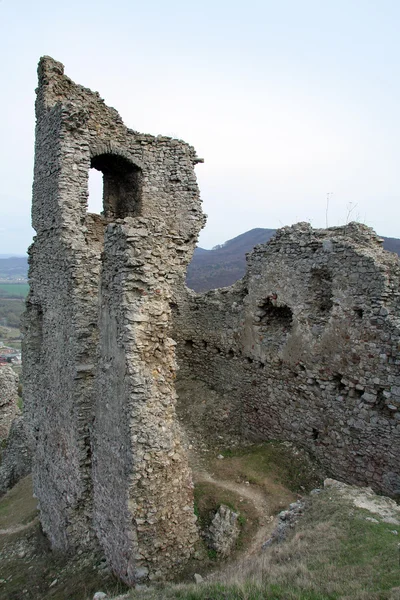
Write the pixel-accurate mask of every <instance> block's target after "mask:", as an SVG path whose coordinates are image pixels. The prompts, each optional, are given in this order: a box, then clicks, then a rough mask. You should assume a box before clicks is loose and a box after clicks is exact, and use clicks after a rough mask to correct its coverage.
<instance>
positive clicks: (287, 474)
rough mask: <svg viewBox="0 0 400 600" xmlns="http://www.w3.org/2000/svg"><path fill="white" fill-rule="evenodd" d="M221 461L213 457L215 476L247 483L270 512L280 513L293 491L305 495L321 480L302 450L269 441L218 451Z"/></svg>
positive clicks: (211, 466)
mask: <svg viewBox="0 0 400 600" xmlns="http://www.w3.org/2000/svg"><path fill="white" fill-rule="evenodd" d="M221 454H222V456H224V460H220V459H213V460H211V461H210V464H209V469H210V470H211V471H212V472H213V473H214V477H215V478H216V479H228V480H234V481H237V482H243V483H244V482H248V483H249V484H250V485H255V486H258V487H259V488H260V489H261V490H262V491H263V492H264V494H265V495H266V497H267V499H268V502H269V505H270V509H271V512H272V513H276V512H279V511H280V510H282V509H283V508H285V507H286V506H287V505H288V504H289V503H290V502H293V500H294V498H295V497H296V496H295V495H296V494H304V493H307V492H309V491H311V490H312V489H313V488H316V487H319V486H320V485H321V483H322V479H321V476H320V475H319V471H318V468H317V467H316V466H315V464H313V463H312V462H311V461H310V459H309V458H308V456H307V455H306V454H305V453H304V452H303V451H301V450H297V449H295V448H294V447H293V446H291V445H290V444H285V443H283V442H278V441H270V442H265V443H262V444H255V445H253V446H249V447H245V448H235V449H234V450H231V449H225V450H222V451H221Z"/></svg>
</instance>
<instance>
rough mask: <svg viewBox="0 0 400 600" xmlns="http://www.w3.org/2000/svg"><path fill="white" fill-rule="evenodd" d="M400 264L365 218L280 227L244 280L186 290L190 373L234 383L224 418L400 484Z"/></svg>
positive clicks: (357, 473) (352, 471)
mask: <svg viewBox="0 0 400 600" xmlns="http://www.w3.org/2000/svg"><path fill="white" fill-rule="evenodd" d="M399 273H400V268H399V260H398V257H397V256H395V255H394V254H391V253H388V252H385V251H384V250H382V248H381V244H380V241H379V238H377V236H376V234H375V233H374V232H373V231H372V230H370V229H369V228H367V227H365V226H362V225H359V224H350V225H348V226H346V227H343V228H332V229H328V230H313V229H311V228H310V227H309V226H308V225H307V224H299V225H297V226H294V227H292V228H284V229H282V230H279V231H278V232H277V235H276V236H275V238H273V239H272V240H271V241H270V242H269V243H268V244H266V245H262V246H257V247H256V248H255V250H254V251H253V253H252V254H251V255H250V256H249V258H248V271H247V274H246V276H245V277H244V279H243V280H242V281H241V282H238V283H237V284H235V286H233V287H232V288H226V289H221V290H215V291H212V292H209V293H207V294H204V295H196V294H194V293H192V292H190V291H187V292H186V293H185V294H184V298H183V299H182V302H180V303H179V313H180V314H176V332H177V335H179V336H180V337H179V344H178V350H179V357H180V361H179V363H180V366H181V375H180V376H181V377H188V376H189V377H198V378H200V379H201V380H202V381H205V382H206V383H207V385H209V386H210V387H212V388H213V389H214V390H216V391H217V392H219V394H220V395H221V397H222V395H223V394H226V386H228V388H229V392H230V394H231V410H230V411H228V415H227V417H226V418H225V419H224V420H221V422H220V426H221V428H226V427H227V426H228V427H229V426H230V425H232V426H233V428H234V429H237V427H239V428H240V431H241V432H242V435H244V436H246V437H250V438H253V439H269V438H279V439H289V440H292V441H294V442H295V443H298V444H299V443H300V444H303V445H304V446H305V447H307V448H308V449H309V450H310V451H312V453H314V455H315V456H316V457H317V458H318V459H319V460H320V461H321V463H322V464H323V465H324V466H325V468H326V469H327V470H328V471H329V472H330V473H332V474H334V475H335V476H336V477H339V478H342V479H345V480H346V481H349V482H352V483H357V484H360V485H372V487H374V488H375V489H377V490H381V491H384V492H385V493H389V494H398V493H399V492H400V459H399V454H398V447H399V442H400V387H399V386H400V372H399V364H400V360H399V354H398V351H399V342H400V337H399V336H400V328H399V326H400V321H399V315H400V310H399V309H400V305H399V298H400V291H399ZM186 401H187V400H186ZM209 418H211V419H212V418H213V414H210V415H209Z"/></svg>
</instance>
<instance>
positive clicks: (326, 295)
mask: <svg viewBox="0 0 400 600" xmlns="http://www.w3.org/2000/svg"><path fill="white" fill-rule="evenodd" d="M310 290H311V292H312V295H313V300H314V302H315V306H316V308H317V310H318V311H319V313H322V314H324V313H329V312H330V310H331V309H332V306H333V299H332V275H331V274H330V272H329V271H328V269H327V268H326V267H320V268H317V269H314V270H313V271H312V273H311V280H310Z"/></svg>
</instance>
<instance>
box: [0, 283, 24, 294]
mask: <svg viewBox="0 0 400 600" xmlns="http://www.w3.org/2000/svg"><path fill="white" fill-rule="evenodd" d="M28 292H29V285H28V284H27V283H0V296H8V297H10V298H26V297H27V295H28Z"/></svg>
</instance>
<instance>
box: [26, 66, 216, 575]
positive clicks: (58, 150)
mask: <svg viewBox="0 0 400 600" xmlns="http://www.w3.org/2000/svg"><path fill="white" fill-rule="evenodd" d="M38 74H39V87H38V90H37V100H36V119H37V123H36V147H35V169H34V186H33V206H32V222H33V226H34V228H35V230H36V237H35V240H34V243H33V245H32V246H31V248H30V250H29V255H30V270H29V279H30V295H29V297H28V301H27V310H26V313H25V316H24V344H23V381H24V396H25V397H24V401H25V406H26V410H27V415H28V418H29V422H30V430H31V431H32V433H33V437H34V442H35V453H34V460H33V481H34V492H35V494H36V496H37V498H38V501H39V508H40V519H41V523H42V527H43V530H44V531H45V532H46V533H47V535H48V537H49V539H50V541H51V544H52V546H53V547H54V548H56V549H59V550H62V551H75V550H76V549H77V548H88V549H90V548H93V547H96V545H97V544H98V543H99V544H100V546H101V548H102V549H103V551H104V553H105V556H106V558H107V560H108V562H109V564H110V565H111V567H112V569H113V570H114V572H115V573H116V574H117V575H118V576H119V577H121V578H122V579H123V580H124V581H125V582H127V583H128V584H134V583H136V582H138V581H144V580H146V579H150V580H153V579H157V578H161V577H167V576H170V575H172V574H173V573H174V572H176V571H177V570H179V569H180V568H181V567H182V565H183V563H184V562H185V561H186V560H187V558H188V557H189V556H190V555H191V552H192V548H193V544H194V543H195V541H196V539H197V529H196V525H195V520H196V519H195V516H194V513H193V490H192V487H193V486H192V481H191V473H190V470H189V468H188V464H187V460H186V456H185V453H184V451H183V448H182V444H181V435H180V430H179V427H178V424H177V420H176V417H175V401H176V393H175V388H174V378H175V369H176V365H175V342H174V341H173V340H172V339H171V337H170V321H171V302H172V293H173V290H174V288H176V287H177V286H178V284H180V283H181V282H182V281H183V278H184V276H185V271H186V267H187V264H188V263H189V261H190V259H191V256H192V253H193V250H194V247H195V245H196V241H197V236H198V232H199V230H200V229H201V227H202V226H203V224H204V216H203V214H202V212H201V206H200V199H199V191H198V187H197V183H196V177H195V174H194V165H195V164H196V163H198V162H200V159H198V158H197V157H196V153H195V151H194V149H193V148H192V147H191V146H189V145H187V144H186V143H184V142H182V141H180V140H174V139H171V138H168V137H161V136H158V137H153V136H150V135H143V134H140V133H137V132H136V131H132V130H130V129H127V128H126V127H125V126H124V124H123V122H122V120H121V117H120V116H119V114H118V113H117V112H116V110H115V109H113V108H109V107H107V106H106V105H105V104H104V102H103V101H102V99H101V98H100V97H99V95H98V94H97V93H94V92H91V91H90V90H88V89H86V88H84V87H82V86H80V85H76V84H75V83H73V82H72V81H71V80H70V79H69V78H68V77H66V76H65V75H64V68H63V65H62V64H61V63H58V62H56V61H54V60H53V59H52V58H50V57H43V58H42V59H41V61H40V63H39V69H38ZM90 168H94V169H97V170H99V171H101V172H102V173H103V182H104V189H103V206H104V210H103V213H102V214H101V215H94V214H88V212H87V200H88V175H89V170H90Z"/></svg>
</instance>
